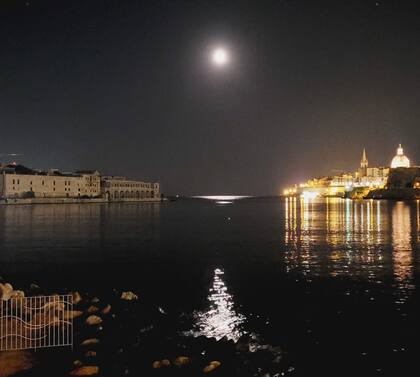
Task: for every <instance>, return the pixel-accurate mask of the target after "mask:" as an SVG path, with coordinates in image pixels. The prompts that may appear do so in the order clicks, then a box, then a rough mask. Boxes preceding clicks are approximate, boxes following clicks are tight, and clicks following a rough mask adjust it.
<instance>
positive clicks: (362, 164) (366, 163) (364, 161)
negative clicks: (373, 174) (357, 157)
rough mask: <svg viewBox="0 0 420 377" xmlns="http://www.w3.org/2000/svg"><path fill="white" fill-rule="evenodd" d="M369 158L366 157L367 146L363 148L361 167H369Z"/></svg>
mask: <svg viewBox="0 0 420 377" xmlns="http://www.w3.org/2000/svg"><path fill="white" fill-rule="evenodd" d="M368 164H369V162H368V159H367V157H366V148H363V154H362V160H361V161H360V167H361V168H367V167H368Z"/></svg>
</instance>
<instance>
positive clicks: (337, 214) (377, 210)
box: [284, 198, 420, 303]
mask: <svg viewBox="0 0 420 377" xmlns="http://www.w3.org/2000/svg"><path fill="white" fill-rule="evenodd" d="M284 205H285V233H284V234H285V245H286V253H285V264H286V269H287V271H288V272H292V271H294V272H298V273H300V274H302V275H303V276H306V277H307V278H308V279H310V278H313V277H315V276H325V275H328V276H331V277H337V276H345V277H356V278H364V279H367V280H368V281H375V282H379V283H381V282H382V281H383V279H385V277H386V276H393V278H394V286H395V288H396V290H397V292H398V294H397V296H398V297H399V298H398V299H397V302H398V303H401V302H404V301H405V300H406V299H407V297H408V296H409V294H410V292H411V291H412V290H413V289H414V286H413V284H412V280H413V274H414V260H413V248H414V247H415V246H413V242H414V241H415V242H417V241H418V237H419V236H418V229H419V222H420V221H419V203H418V202H417V203H416V206H415V207H414V206H413V205H412V203H408V202H383V201H373V200H369V201H367V200H364V201H352V200H349V199H337V198H329V199H325V200H305V199H299V198H288V199H286V200H285V204H284ZM414 210H415V211H416V216H413V214H414V213H412V212H413V211H414ZM412 219H416V220H417V224H412ZM390 248H391V249H390Z"/></svg>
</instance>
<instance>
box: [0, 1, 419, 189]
mask: <svg viewBox="0 0 420 377" xmlns="http://www.w3.org/2000/svg"><path fill="white" fill-rule="evenodd" d="M315 3H316V4H315ZM0 17H1V22H0V57H1V70H0V130H1V136H0V153H12V152H14V153H23V154H24V156H21V157H19V159H18V162H21V163H23V164H25V165H28V166H30V167H35V168H49V167H55V168H60V169H62V170H67V171H69V170H70V171H72V170H76V169H82V168H83V169H88V168H97V169H99V170H101V171H102V172H104V173H107V174H121V175H127V176H130V177H134V178H140V179H144V180H153V181H160V182H161V183H162V185H163V192H164V193H166V194H175V193H180V194H261V195H264V194H276V193H278V192H279V189H282V188H283V187H284V186H285V185H288V184H290V183H295V182H300V181H302V180H304V179H307V178H310V177H312V176H317V175H327V174H330V173H331V172H334V169H336V170H354V169H356V168H357V167H358V164H359V160H360V157H361V153H362V149H363V147H366V149H367V153H368V158H369V162H370V164H371V165H388V164H389V163H390V160H391V159H392V157H393V155H394V154H395V148H396V147H397V144H398V143H400V142H401V143H403V146H404V147H405V153H406V154H407V156H408V157H409V158H411V159H412V160H414V162H416V161H417V162H420V152H419V151H420V137H419V136H420V21H419V20H420V5H418V4H416V2H415V1H410V2H409V1H401V0H395V1H381V0H377V1H370V0H362V1H337V0H336V1H331V2H326V1H313V0H309V1H292V0H290V1H288V0H283V1H281V0H277V1H273V0H270V1H268V0H267V1H264V0H258V1H253V2H247V1H244V0H237V1H217V0H207V1H200V0H196V1H175V0H173V1H160V0H153V1H144V2H142V1H140V0H136V1H130V0H101V1H99V0H81V1H78V0H71V1H65V0H53V1H43V0H27V1H19V0H13V1H12V0H3V1H2V2H1V5H0ZM219 45H221V46H224V47H225V48H226V49H227V50H228V51H229V54H230V57H231V61H230V62H229V64H227V65H226V66H225V67H223V68H220V67H217V68H216V67H214V65H212V64H211V62H210V60H209V51H210V49H211V48H213V47H214V46H219ZM0 159H2V160H3V161H4V162H7V161H8V157H5V156H3V157H1V158H0Z"/></svg>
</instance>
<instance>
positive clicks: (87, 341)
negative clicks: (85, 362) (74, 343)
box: [80, 338, 99, 346]
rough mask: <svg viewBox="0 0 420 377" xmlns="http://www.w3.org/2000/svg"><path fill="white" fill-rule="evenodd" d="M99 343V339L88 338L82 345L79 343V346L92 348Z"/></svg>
mask: <svg viewBox="0 0 420 377" xmlns="http://www.w3.org/2000/svg"><path fill="white" fill-rule="evenodd" d="M98 343H99V339H97V338H89V339H86V340H84V341H83V342H82V343H80V345H81V346H92V345H94V344H98Z"/></svg>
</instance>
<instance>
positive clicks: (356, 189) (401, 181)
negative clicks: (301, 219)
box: [283, 144, 420, 198]
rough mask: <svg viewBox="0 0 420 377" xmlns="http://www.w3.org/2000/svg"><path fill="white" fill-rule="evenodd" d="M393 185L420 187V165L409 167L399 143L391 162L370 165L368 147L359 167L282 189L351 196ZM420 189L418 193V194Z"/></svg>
mask: <svg viewBox="0 0 420 377" xmlns="http://www.w3.org/2000/svg"><path fill="white" fill-rule="evenodd" d="M392 188H394V189H395V188H401V189H414V190H417V189H419V188H420V168H419V167H412V168H410V160H409V158H408V157H407V156H405V155H404V150H403V147H402V146H401V144H399V146H398V148H397V151H396V155H395V156H394V158H393V159H392V161H391V164H390V166H389V167H388V166H381V167H369V160H368V158H367V153H366V149H363V153H362V158H361V160H360V167H359V168H358V169H357V170H356V171H354V172H348V173H344V174H340V175H334V176H326V177H321V178H311V179H309V180H307V181H306V182H304V183H300V184H295V185H294V186H292V187H289V188H287V189H285V190H284V191H283V195H284V196H303V197H306V198H315V197H318V196H322V197H349V198H366V197H369V195H370V194H371V193H372V192H375V191H376V192H381V193H383V192H386V191H388V190H389V189H392ZM417 194H419V193H417V192H416V193H415V195H417Z"/></svg>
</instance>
